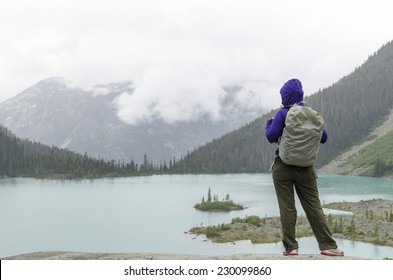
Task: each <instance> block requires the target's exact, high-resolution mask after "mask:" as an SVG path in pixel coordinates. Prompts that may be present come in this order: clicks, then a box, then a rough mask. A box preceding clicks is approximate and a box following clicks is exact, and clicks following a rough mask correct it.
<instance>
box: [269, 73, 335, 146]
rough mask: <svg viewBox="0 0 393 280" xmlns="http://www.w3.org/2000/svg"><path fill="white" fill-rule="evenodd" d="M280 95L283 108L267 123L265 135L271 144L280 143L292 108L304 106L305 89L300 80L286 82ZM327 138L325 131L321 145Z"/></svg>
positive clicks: (324, 131)
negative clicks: (295, 105)
mask: <svg viewBox="0 0 393 280" xmlns="http://www.w3.org/2000/svg"><path fill="white" fill-rule="evenodd" d="M280 94H281V101H282V105H283V108H281V109H280V110H279V111H278V112H277V113H276V115H275V116H274V118H273V119H270V120H268V121H267V123H266V128H265V133H266V138H267V140H268V141H269V142H270V143H278V140H279V139H280V137H281V135H282V133H283V130H284V127H285V118H286V117H287V113H288V110H289V108H290V106H292V105H294V104H298V105H300V106H304V101H303V95H304V93H303V88H302V84H301V82H300V81H299V80H298V79H291V80H289V81H288V82H286V83H285V84H284V85H283V87H282V88H281V89H280ZM327 138H328V136H327V132H326V130H323V134H322V138H321V143H325V142H326V141H327Z"/></svg>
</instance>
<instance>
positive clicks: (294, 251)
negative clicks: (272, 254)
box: [283, 249, 299, 256]
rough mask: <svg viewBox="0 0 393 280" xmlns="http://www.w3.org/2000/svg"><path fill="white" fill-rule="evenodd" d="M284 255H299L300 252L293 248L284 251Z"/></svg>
mask: <svg viewBox="0 0 393 280" xmlns="http://www.w3.org/2000/svg"><path fill="white" fill-rule="evenodd" d="M283 255H284V256H297V255H299V252H298V251H297V249H293V250H290V251H284V252H283Z"/></svg>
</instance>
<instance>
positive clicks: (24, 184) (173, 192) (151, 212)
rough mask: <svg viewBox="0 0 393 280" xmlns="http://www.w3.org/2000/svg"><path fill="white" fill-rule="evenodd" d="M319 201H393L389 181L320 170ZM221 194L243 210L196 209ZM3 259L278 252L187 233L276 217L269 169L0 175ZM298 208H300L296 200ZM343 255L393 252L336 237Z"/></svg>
mask: <svg viewBox="0 0 393 280" xmlns="http://www.w3.org/2000/svg"><path fill="white" fill-rule="evenodd" d="M318 184H319V192H320V199H321V201H322V202H324V203H329V202H335V201H360V200H368V199H373V198H383V199H390V200H393V180H390V179H376V178H364V177H353V176H338V175H319V179H318ZM209 188H211V190H212V194H216V195H218V197H219V199H223V198H224V197H225V195H226V194H229V195H230V197H231V198H232V199H233V200H234V201H235V202H236V203H240V204H242V205H244V206H245V207H247V209H245V210H243V211H240V212H238V211H235V212H230V213H206V212H200V211H197V210H195V209H194V208H193V206H194V205H195V203H198V202H200V201H201V199H202V197H203V196H205V198H206V196H207V191H208V189H209ZM0 212H1V217H0V257H6V256H11V255H17V254H23V253H30V252H37V251H79V252H109V253H110V252H117V253H182V254H200V255H228V254H237V253H258V254H263V253H269V254H270V253H275V254H281V253H282V250H283V247H282V245H281V242H279V243H275V244H258V245H252V244H251V243H250V242H249V241H241V242H236V243H235V244H214V243H212V242H210V241H205V238H203V237H196V236H194V235H190V234H187V233H186V232H187V231H188V230H189V229H190V228H191V227H193V226H199V225H209V224H218V223H226V222H230V221H231V219H232V218H233V217H245V216H246V215H259V216H261V217H265V216H278V205H277V201H276V196H275V192H274V187H273V183H272V179H271V174H228V175H163V176H150V177H134V178H117V179H97V180H73V181H65V180H64V181H61V180H36V179H24V178H16V179H0ZM298 213H299V214H302V213H303V211H302V209H301V207H300V206H298ZM337 243H338V244H339V247H340V248H341V249H343V250H344V251H345V253H346V255H348V256H359V257H366V258H372V259H382V258H385V257H390V258H393V248H392V247H386V246H376V245H372V244H366V243H362V242H354V241H350V240H341V239H339V240H337ZM299 245H300V249H299V250H300V253H304V254H317V253H319V251H318V247H317V243H316V241H315V239H314V238H313V237H309V238H301V239H299Z"/></svg>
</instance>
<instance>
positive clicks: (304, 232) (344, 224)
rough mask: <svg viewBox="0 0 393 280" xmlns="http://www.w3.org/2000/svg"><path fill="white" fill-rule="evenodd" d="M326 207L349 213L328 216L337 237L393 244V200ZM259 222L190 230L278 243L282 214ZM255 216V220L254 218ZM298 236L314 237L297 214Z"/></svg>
mask: <svg viewBox="0 0 393 280" xmlns="http://www.w3.org/2000/svg"><path fill="white" fill-rule="evenodd" d="M323 207H324V208H325V209H332V210H340V211H345V212H347V213H348V215H332V214H329V215H328V216H327V222H328V225H329V227H330V229H331V231H332V233H333V236H334V237H336V238H342V239H350V240H355V241H362V242H368V243H373V244H378V245H386V246H393V201H391V200H383V199H373V200H368V201H359V202H335V203H329V204H326V205H323ZM255 219H259V222H258V223H255V222H254V223H247V222H245V221H244V220H242V221H240V222H239V221H238V220H237V219H234V220H233V221H232V223H231V224H221V225H215V226H207V227H194V228H192V229H190V231H189V233H191V234H196V235H201V234H202V235H205V236H206V238H207V239H209V240H211V241H212V242H217V243H228V242H235V241H239V240H250V241H251V242H252V243H255V244H258V243H275V242H279V241H280V240H281V224H280V219H279V217H265V218H259V217H255ZM255 219H254V220H255ZM296 234H297V237H298V238H300V237H307V236H312V235H313V233H312V230H311V227H310V225H309V223H308V220H307V219H306V218H305V217H298V220H297V224H296Z"/></svg>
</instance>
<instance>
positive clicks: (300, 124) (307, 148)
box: [279, 104, 324, 167]
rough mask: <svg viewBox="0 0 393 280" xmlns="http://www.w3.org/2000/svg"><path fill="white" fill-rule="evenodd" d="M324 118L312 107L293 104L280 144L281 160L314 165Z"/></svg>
mask: <svg viewBox="0 0 393 280" xmlns="http://www.w3.org/2000/svg"><path fill="white" fill-rule="evenodd" d="M323 127H324V120H323V118H322V117H321V116H320V115H319V113H318V112H316V111H314V110H313V109H311V108H310V107H306V106H299V105H297V104H295V105H293V106H292V107H291V108H290V109H289V110H288V113H287V117H286V119H285V127H284V131H283V134H282V136H281V139H280V144H279V155H280V158H281V160H282V161H283V162H284V163H286V164H288V165H295V166H301V167H306V166H312V165H313V164H314V162H315V160H316V158H317V155H318V151H319V145H320V142H321V138H322V133H323Z"/></svg>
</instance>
